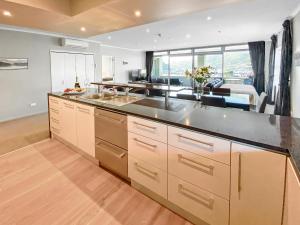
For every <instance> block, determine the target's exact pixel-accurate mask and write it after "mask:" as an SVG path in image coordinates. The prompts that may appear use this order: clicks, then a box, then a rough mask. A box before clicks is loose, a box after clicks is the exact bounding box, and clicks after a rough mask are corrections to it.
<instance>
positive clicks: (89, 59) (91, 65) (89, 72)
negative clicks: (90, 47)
mask: <svg viewBox="0 0 300 225" xmlns="http://www.w3.org/2000/svg"><path fill="white" fill-rule="evenodd" d="M85 68H86V79H87V83H88V84H90V83H91V82H95V61H94V55H86V56H85Z"/></svg>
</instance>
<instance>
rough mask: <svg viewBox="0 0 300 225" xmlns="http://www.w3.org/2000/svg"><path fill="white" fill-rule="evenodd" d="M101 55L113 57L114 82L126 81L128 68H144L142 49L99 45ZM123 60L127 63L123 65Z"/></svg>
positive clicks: (144, 56)
mask: <svg viewBox="0 0 300 225" xmlns="http://www.w3.org/2000/svg"><path fill="white" fill-rule="evenodd" d="M101 55H105V56H114V57H115V60H116V62H115V82H117V83H127V82H128V78H129V77H128V73H129V71H130V70H137V69H144V68H145V61H146V54H145V52H142V51H132V50H129V49H128V50H127V49H123V48H115V47H108V46H101ZM123 61H126V62H128V64H127V65H123Z"/></svg>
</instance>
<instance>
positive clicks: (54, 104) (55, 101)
mask: <svg viewBox="0 0 300 225" xmlns="http://www.w3.org/2000/svg"><path fill="white" fill-rule="evenodd" d="M61 102H62V100H61V99H59V98H56V97H53V96H49V108H53V109H59V108H60V106H61Z"/></svg>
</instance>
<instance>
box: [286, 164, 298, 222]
mask: <svg viewBox="0 0 300 225" xmlns="http://www.w3.org/2000/svg"><path fill="white" fill-rule="evenodd" d="M299 212H300V178H299V177H298V176H297V173H296V171H295V169H294V167H293V164H292V162H291V160H290V159H288V163H287V171H286V187H285V202H284V214H283V215H284V216H283V225H299V224H300V214H299Z"/></svg>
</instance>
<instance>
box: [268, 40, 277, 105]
mask: <svg viewBox="0 0 300 225" xmlns="http://www.w3.org/2000/svg"><path fill="white" fill-rule="evenodd" d="M271 40H272V43H271V50H270V59H269V81H268V86H267V95H268V100H267V103H268V104H274V101H273V99H272V98H273V82H274V69H275V57H276V46H277V35H273V36H272V37H271Z"/></svg>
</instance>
